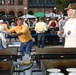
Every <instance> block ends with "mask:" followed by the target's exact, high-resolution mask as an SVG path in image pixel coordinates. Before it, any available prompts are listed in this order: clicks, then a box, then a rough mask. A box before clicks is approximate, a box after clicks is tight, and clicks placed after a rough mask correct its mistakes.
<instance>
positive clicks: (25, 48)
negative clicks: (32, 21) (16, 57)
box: [8, 18, 33, 55]
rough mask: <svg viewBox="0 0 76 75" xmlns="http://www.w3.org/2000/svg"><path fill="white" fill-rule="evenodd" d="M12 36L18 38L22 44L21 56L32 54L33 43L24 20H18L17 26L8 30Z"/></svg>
mask: <svg viewBox="0 0 76 75" xmlns="http://www.w3.org/2000/svg"><path fill="white" fill-rule="evenodd" d="M8 32H9V33H11V34H10V35H11V36H18V38H19V40H20V42H21V44H20V51H21V54H23V55H24V54H30V52H31V49H32V46H33V42H32V36H31V34H30V31H29V29H28V27H27V26H26V25H24V19H22V18H18V20H17V26H15V27H14V28H11V29H9V30H8ZM14 32H15V33H14Z"/></svg>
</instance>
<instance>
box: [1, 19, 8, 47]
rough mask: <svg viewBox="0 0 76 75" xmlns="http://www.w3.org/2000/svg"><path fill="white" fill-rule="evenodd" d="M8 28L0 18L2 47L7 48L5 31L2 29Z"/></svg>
mask: <svg viewBox="0 0 76 75" xmlns="http://www.w3.org/2000/svg"><path fill="white" fill-rule="evenodd" d="M5 30H8V28H7V25H6V24H3V20H0V39H1V41H2V47H3V48H7V43H6V37H5V33H3V32H2V31H5Z"/></svg>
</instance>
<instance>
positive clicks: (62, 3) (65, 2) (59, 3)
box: [56, 0, 71, 9]
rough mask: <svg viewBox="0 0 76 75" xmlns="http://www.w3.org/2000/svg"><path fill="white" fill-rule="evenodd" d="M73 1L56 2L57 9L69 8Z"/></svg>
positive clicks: (58, 0) (62, 0)
mask: <svg viewBox="0 0 76 75" xmlns="http://www.w3.org/2000/svg"><path fill="white" fill-rule="evenodd" d="M70 1H71V0H56V4H57V8H59V9H64V8H66V7H67V6H68V4H69V3H70Z"/></svg>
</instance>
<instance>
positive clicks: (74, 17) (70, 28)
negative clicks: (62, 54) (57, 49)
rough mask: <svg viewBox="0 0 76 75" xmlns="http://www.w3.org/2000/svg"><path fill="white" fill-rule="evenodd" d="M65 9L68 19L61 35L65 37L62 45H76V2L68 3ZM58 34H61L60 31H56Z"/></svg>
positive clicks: (66, 46)
mask: <svg viewBox="0 0 76 75" xmlns="http://www.w3.org/2000/svg"><path fill="white" fill-rule="evenodd" d="M65 10H66V11H67V15H68V17H69V19H68V20H67V21H66V23H65V25H64V27H63V29H64V33H63V35H62V36H64V37H65V44H64V47H65V48H68V47H76V3H70V4H69V5H68V7H67V8H65ZM58 35H59V36H61V33H60V31H58Z"/></svg>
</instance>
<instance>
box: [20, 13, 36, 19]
mask: <svg viewBox="0 0 76 75" xmlns="http://www.w3.org/2000/svg"><path fill="white" fill-rule="evenodd" d="M21 18H26V19H27V18H36V17H35V16H33V15H30V14H26V15H23V16H21Z"/></svg>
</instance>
